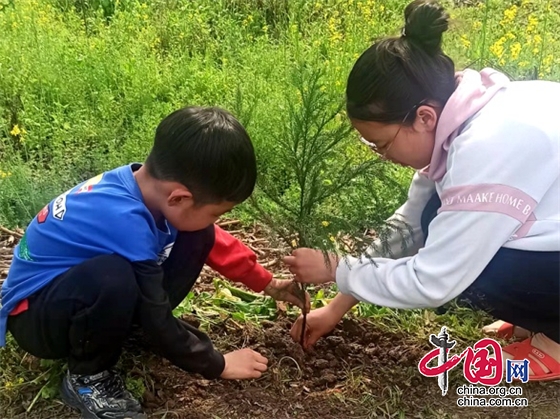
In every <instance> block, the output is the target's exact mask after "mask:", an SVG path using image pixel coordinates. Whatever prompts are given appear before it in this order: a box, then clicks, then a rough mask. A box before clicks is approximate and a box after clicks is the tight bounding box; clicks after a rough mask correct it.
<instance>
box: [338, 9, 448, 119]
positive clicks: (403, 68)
mask: <svg viewBox="0 0 560 419" xmlns="http://www.w3.org/2000/svg"><path fill="white" fill-rule="evenodd" d="M404 17H405V25H404V29H403V32H402V36H400V37H396V38H395V37H392V38H384V39H382V40H380V41H378V42H376V43H375V44H373V45H372V46H371V47H369V48H368V49H367V50H366V51H365V52H364V53H363V54H362V55H361V56H360V58H358V60H357V61H356V63H355V64H354V67H353V68H352V71H351V72H350V75H349V77H348V83H347V86H346V108H347V112H348V116H349V117H350V118H352V119H358V120H363V121H377V122H384V123H400V122H402V120H403V118H405V117H406V115H407V114H409V115H410V118H408V117H407V121H405V122H406V123H412V122H413V121H414V117H415V116H416V114H415V113H414V112H411V111H413V110H414V109H415V107H418V105H419V104H421V103H426V102H429V101H435V102H437V103H438V104H439V105H441V106H444V105H445V103H446V102H447V100H448V99H449V97H450V96H451V94H452V93H453V92H454V90H455V69H454V64H453V61H452V60H451V58H449V57H448V56H447V55H445V54H444V53H443V51H442V50H441V41H442V35H443V33H444V32H445V31H446V30H447V29H448V26H449V15H448V14H447V13H446V12H445V10H444V9H443V7H441V6H440V5H439V4H438V3H437V2H436V1H433V0H416V1H413V2H412V3H410V4H409V5H408V6H407V7H406V9H405V11H404Z"/></svg>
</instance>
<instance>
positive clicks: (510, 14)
mask: <svg viewBox="0 0 560 419" xmlns="http://www.w3.org/2000/svg"><path fill="white" fill-rule="evenodd" d="M516 16H517V6H516V5H515V4H514V5H513V6H511V7H510V8H509V9H506V10H504V19H503V20H502V22H505V23H509V22H512V21H513V20H514V19H515V17H516Z"/></svg>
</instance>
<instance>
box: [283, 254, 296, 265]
mask: <svg viewBox="0 0 560 419" xmlns="http://www.w3.org/2000/svg"><path fill="white" fill-rule="evenodd" d="M282 260H283V262H284V263H285V264H286V265H290V266H292V265H293V264H294V263H295V262H296V258H295V256H284V259H282Z"/></svg>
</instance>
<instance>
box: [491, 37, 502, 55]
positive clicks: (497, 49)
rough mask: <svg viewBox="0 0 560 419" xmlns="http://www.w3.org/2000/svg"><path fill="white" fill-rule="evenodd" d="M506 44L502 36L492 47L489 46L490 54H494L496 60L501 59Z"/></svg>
mask: <svg viewBox="0 0 560 419" xmlns="http://www.w3.org/2000/svg"><path fill="white" fill-rule="evenodd" d="M505 42H506V38H505V37H504V36H502V37H501V38H500V39H498V40H497V41H496V42H494V44H493V45H491V46H490V52H491V53H492V54H494V55H495V56H496V57H498V58H502V56H503V55H504V43H505Z"/></svg>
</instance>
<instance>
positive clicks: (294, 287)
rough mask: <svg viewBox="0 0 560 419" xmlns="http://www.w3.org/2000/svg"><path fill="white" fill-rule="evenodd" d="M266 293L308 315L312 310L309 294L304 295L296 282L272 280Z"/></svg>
mask: <svg viewBox="0 0 560 419" xmlns="http://www.w3.org/2000/svg"><path fill="white" fill-rule="evenodd" d="M264 293H265V294H266V295H269V296H270V297H272V298H274V299H275V300H277V301H285V302H287V303H290V304H293V305H295V306H298V307H299V308H301V309H302V310H305V312H306V313H308V312H309V310H310V308H311V304H310V300H309V294H308V293H305V294H304V295H302V291H301V289H300V287H299V285H298V284H297V283H296V282H294V281H282V280H279V279H272V281H270V283H269V284H268V285H267V286H266V288H265V289H264Z"/></svg>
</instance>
